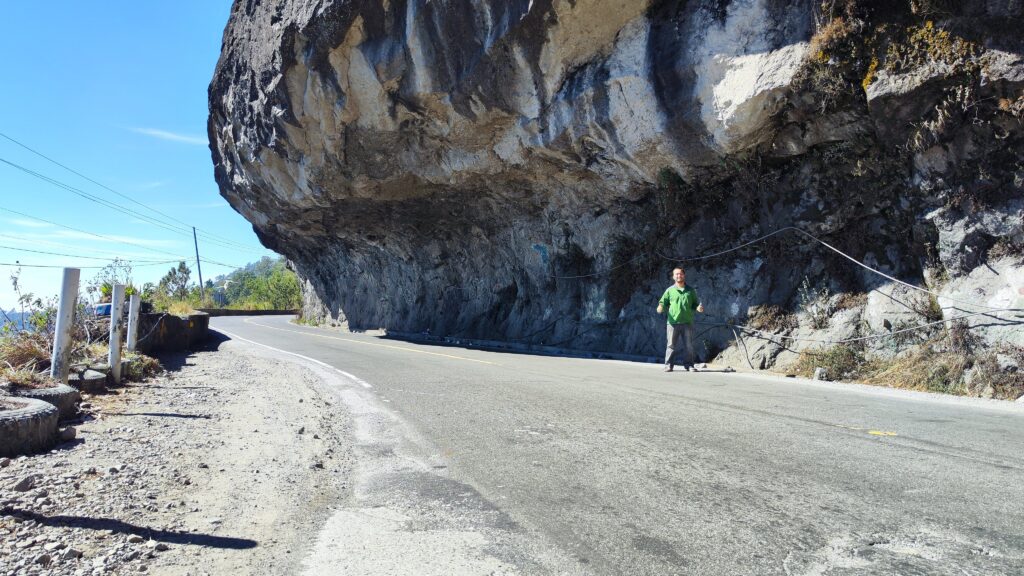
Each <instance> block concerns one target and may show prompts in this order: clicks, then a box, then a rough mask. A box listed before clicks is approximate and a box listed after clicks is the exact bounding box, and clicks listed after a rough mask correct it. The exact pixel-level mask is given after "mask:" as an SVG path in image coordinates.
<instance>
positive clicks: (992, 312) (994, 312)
mask: <svg viewBox="0 0 1024 576" xmlns="http://www.w3.org/2000/svg"><path fill="white" fill-rule="evenodd" d="M783 232H795V233H797V234H800V235H802V236H804V237H806V238H809V239H811V240H813V241H814V242H817V243H819V244H821V245H822V246H825V247H826V248H828V249H829V250H832V251H833V252H835V253H837V254H839V255H840V256H842V257H843V258H845V259H847V260H849V261H851V262H853V263H854V264H856V265H858V266H860V267H862V268H864V269H865V270H868V271H869V272H872V273H874V274H877V275H879V276H881V277H883V278H886V279H887V280H890V281H892V282H895V283H896V284H899V285H901V286H904V287H906V288H909V289H911V290H915V291H918V292H922V293H925V294H928V295H930V296H934V297H935V298H936V299H939V298H942V299H944V300H946V301H949V302H955V303H958V304H961V305H962V306H970V307H974V308H984V309H985V310H986V311H984V312H973V313H969V314H963V315H960V316H955V317H952V318H947V319H943V320H938V321H935V322H928V323H926V324H921V325H918V326H912V327H909V328H903V329H900V330H896V331H892V332H886V333H883V334H873V335H869V336H858V337H855V338H846V339H841V340H828V339H819V338H802V337H797V336H781V335H778V334H773V333H770V332H765V331H763V330H758V329H756V328H751V327H749V326H745V325H742V324H733V323H728V322H705V321H700V322H699V323H700V324H705V325H712V326H722V327H728V328H730V329H733V330H734V333H735V329H740V330H742V331H744V332H746V333H748V334H750V335H752V336H754V337H755V338H760V339H764V340H769V341H772V342H774V340H772V339H771V338H766V337H764V336H762V335H764V334H767V335H769V336H771V337H773V338H778V339H783V340H791V341H794V342H814V343H819V344H830V345H837V344H849V343H851V342H862V341H868V340H873V339H879V338H886V337H890V336H893V335H896V334H902V333H907V332H915V331H918V330H922V329H925V328H929V327H932V326H935V325H938V324H945V323H946V322H953V321H955V320H961V319H966V318H971V317H974V316H983V315H989V316H992V317H994V318H995V319H997V320H1000V321H1004V322H1009V323H1011V324H1017V323H1020V322H1016V321H1013V320H1008V319H1005V318H999V317H998V316H999V315H1001V314H1005V313H1011V312H1024V308H1009V307H996V306H988V305H986V304H977V303H974V302H968V301H966V300H961V299H959V298H953V297H949V296H942V295H940V294H939V293H937V292H934V291H932V290H928V289H927V288H922V287H920V286H915V285H913V284H910V283H909V282H904V281H903V280H899V279H897V278H894V277H893V276H891V275H889V274H886V273H885V272H882V271H881V270H877V269H875V268H872V267H871V266H868V265H867V264H865V263H863V262H861V261H860V260H857V259H856V258H854V257H853V256H850V255H849V254H847V253H845V252H843V251H842V250H840V249H838V248H836V247H835V246H833V245H831V244H829V243H828V242H825V241H824V240H822V239H820V238H818V237H817V236H814V235H813V234H811V233H809V232H807V231H805V230H802V229H800V228H797V227H795V226H786V227H784V228H779V229H778V230H775V231H773V232H769V233H768V234H765V235H763V236H760V237H758V238H755V239H753V240H750V241H748V242H744V243H743V244H740V245H738V246H733V247H731V248H727V249H725V250H721V251H718V252H714V253H712V254H706V255H703V256H690V257H684V258H675V257H671V256H666V255H664V254H662V253H661V252H659V251H654V252H653V254H654V255H657V256H658V257H660V258H662V259H664V260H669V261H672V262H680V263H682V262H699V261H702V260H710V259H712V258H717V257H719V256H724V255H725V254H729V253H732V252H736V251H738V250H742V249H743V248H746V247H748V246H752V245H754V244H757V243H759V242H762V241H764V240H767V239H769V238H771V237H773V236H776V235H778V234H782V233H783ZM651 255H652V254H651V253H645V254H641V255H639V256H636V257H634V258H632V259H630V260H628V261H626V262H624V263H622V264H619V265H617V266H613V267H612V268H609V269H608V270H605V271H603V272H595V273H591V274H581V275H575V276H557V275H551V274H549V275H548V277H550V278H554V279H556V280H569V279H582V278H594V277H598V276H604V275H607V274H608V273H610V272H612V271H614V270H617V269H619V268H622V267H624V266H627V265H629V264H632V263H633V262H636V261H638V260H640V259H642V258H647V257H651ZM940 308H942V309H956V307H955V306H941V305H940ZM776 343H777V342H776ZM745 347H746V345H745V344H744V348H745ZM747 362H748V363H749V362H750V360H749V358H748V360H747Z"/></svg>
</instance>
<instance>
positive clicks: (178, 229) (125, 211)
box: [0, 158, 258, 253]
mask: <svg viewBox="0 0 1024 576" xmlns="http://www.w3.org/2000/svg"><path fill="white" fill-rule="evenodd" d="M0 162H2V163H4V164H7V165H8V166H11V167H12V168H15V169H16V170H20V171H22V172H24V173H26V174H28V175H30V176H32V177H34V178H38V179H39V180H42V181H44V182H47V183H49V184H52V185H53V186H56V187H58V188H60V189H62V190H65V191H67V192H71V193H72V194H74V195H76V196H79V197H81V198H84V199H86V200H88V201H90V202H94V203H96V204H99V205H100V206H103V207H104V208H110V209H112V210H116V211H118V212H120V213H122V214H124V215H126V216H132V217H135V218H139V219H141V220H143V221H144V222H146V223H149V224H152V225H154V226H157V227H159V228H163V229H164V230H167V231H169V232H173V233H175V234H180V235H182V236H191V234H190V231H189V230H185V229H183V228H181V227H178V226H175V225H173V224H168V223H166V222H163V221H161V220H159V219H157V218H153V217H152V216H147V215H145V214H140V213H138V212H136V211H134V210H132V209H130V208H125V207H124V206H121V205H119V204H117V203H115V202H111V201H109V200H106V199H104V198H100V197H99V196H96V195H95V194H90V193H88V192H85V191H83V190H80V189H78V188H75V187H74V186H71V185H69V184H65V183H64V182H61V181H59V180H56V179H54V178H50V177H49V176H46V175H45V174H42V173H39V172H36V171H35V170H32V169H30V168H26V167H25V166H22V165H20V164H17V163H15V162H11V161H10V160H6V159H4V158H0ZM207 241H208V242H210V243H213V244H215V245H218V246H221V247H223V248H230V249H232V250H247V251H250V252H255V253H258V251H256V250H252V249H250V248H245V247H242V248H236V247H234V246H230V245H228V244H226V243H225V242H222V241H219V240H211V239H207Z"/></svg>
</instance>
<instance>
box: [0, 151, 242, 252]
mask: <svg viewBox="0 0 1024 576" xmlns="http://www.w3.org/2000/svg"><path fill="white" fill-rule="evenodd" d="M0 137H3V138H4V139H6V140H8V141H10V142H12V143H13V144H16V145H17V146H20V147H21V148H24V149H25V150H28V151H29V152H31V153H33V154H35V155H36V156H39V157H40V158H42V159H44V160H46V161H47V162H50V163H52V164H55V165H57V166H59V167H61V168H63V169H64V170H67V171H68V172H71V173H72V174H74V175H76V176H78V177H80V178H82V179H84V180H86V181H88V182H91V183H92V184H95V185H96V186H99V187H100V188H103V189H104V190H106V191H108V192H110V193H112V194H115V195H117V196H119V197H121V198H124V199H125V200H128V201H129V202H132V203H133V204H136V205H138V206H140V207H142V208H145V209H146V210H149V211H150V212H153V213H155V214H159V215H161V216H163V217H164V218H168V219H170V220H172V221H174V222H177V223H178V224H181V225H183V226H185V227H186V228H192V227H193V226H192V225H191V224H189V223H187V222H185V221H183V220H180V219H178V218H175V217H174V216H171V215H170V214H167V213H166V212H163V211H161V210H158V209H156V208H154V207H152V206H149V205H147V204H144V203H142V202H139V201H138V200H136V199H134V198H132V197H131V196H128V195H127V194H123V193H121V192H118V191H117V190H114V189H113V188H111V187H109V186H107V185H106V184H103V183H102V182H98V181H96V180H94V179H93V178H90V177H89V176H86V175H85V174H82V173H81V172H79V171H77V170H75V169H73V168H71V167H69V166H67V165H66V164H62V163H61V162H58V161H57V160H55V159H53V158H51V157H50V156H47V155H46V154H43V153H42V152H40V151H38V150H36V149H34V148H32V147H30V146H28V145H27V144H25V143H23V142H20V141H18V140H16V139H15V138H13V137H11V136H9V135H7V134H5V133H3V132H0ZM196 231H197V233H199V234H202V235H204V236H206V239H207V240H216V241H219V242H220V243H222V244H229V245H232V246H234V247H237V248H239V249H244V250H251V251H254V252H262V250H260V249H257V248H254V247H251V246H248V245H245V244H242V243H240V242H235V241H234V240H230V239H228V238H225V237H223V236H220V235H218V234H214V233H212V232H208V231H206V230H203V229H201V228H198V227H196Z"/></svg>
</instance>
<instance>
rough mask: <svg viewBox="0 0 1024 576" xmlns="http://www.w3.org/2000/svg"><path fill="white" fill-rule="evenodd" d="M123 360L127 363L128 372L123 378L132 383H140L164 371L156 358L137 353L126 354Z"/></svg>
mask: <svg viewBox="0 0 1024 576" xmlns="http://www.w3.org/2000/svg"><path fill="white" fill-rule="evenodd" d="M124 359H125V360H127V361H128V370H127V371H126V373H125V375H124V377H125V378H127V379H128V380H130V381H132V382H141V381H143V380H145V379H146V378H150V377H152V376H156V375H157V374H159V373H160V372H162V371H163V369H164V368H163V366H161V365H160V361H159V360H157V359H156V358H152V357H150V356H146V355H145V354H140V353H138V352H127V353H126V354H125V355H124Z"/></svg>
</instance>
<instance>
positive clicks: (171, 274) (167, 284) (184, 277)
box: [160, 262, 192, 300]
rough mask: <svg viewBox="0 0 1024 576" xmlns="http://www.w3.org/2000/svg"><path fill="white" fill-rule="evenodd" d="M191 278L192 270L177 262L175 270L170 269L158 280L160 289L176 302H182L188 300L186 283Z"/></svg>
mask: <svg viewBox="0 0 1024 576" xmlns="http://www.w3.org/2000/svg"><path fill="white" fill-rule="evenodd" d="M191 276H192V270H190V269H189V267H188V266H186V265H185V263H184V262H178V267H177V268H171V269H170V271H168V272H167V274H165V275H164V277H163V278H161V279H160V289H161V290H163V291H164V292H166V293H167V294H170V295H171V296H173V297H175V298H177V299H178V300H184V299H186V298H188V281H189V278H190V277H191Z"/></svg>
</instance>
